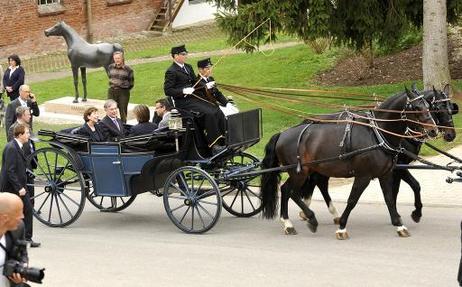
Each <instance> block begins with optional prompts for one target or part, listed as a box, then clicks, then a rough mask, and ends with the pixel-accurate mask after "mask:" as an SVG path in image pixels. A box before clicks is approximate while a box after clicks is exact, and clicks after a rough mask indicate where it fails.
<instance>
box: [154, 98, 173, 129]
mask: <svg viewBox="0 0 462 287" xmlns="http://www.w3.org/2000/svg"><path fill="white" fill-rule="evenodd" d="M155 109H156V110H155V114H156V115H157V117H159V118H160V119H161V120H160V121H159V125H158V128H157V129H159V130H160V129H163V128H167V127H168V120H169V119H170V110H171V109H172V105H171V104H170V102H169V101H168V100H167V99H159V100H157V101H156V107H155Z"/></svg>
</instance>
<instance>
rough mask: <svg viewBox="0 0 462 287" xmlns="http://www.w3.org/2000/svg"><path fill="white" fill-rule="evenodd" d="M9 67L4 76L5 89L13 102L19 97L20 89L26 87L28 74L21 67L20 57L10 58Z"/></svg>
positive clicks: (12, 56) (13, 56)
mask: <svg viewBox="0 0 462 287" xmlns="http://www.w3.org/2000/svg"><path fill="white" fill-rule="evenodd" d="M8 65H9V67H8V69H6V71H5V74H3V88H4V89H5V91H6V94H7V95H8V97H10V100H11V101H13V100H15V99H16V98H18V97H19V87H20V86H22V85H24V76H25V74H26V72H25V71H24V69H23V68H22V67H21V59H19V56H18V55H11V56H9V57H8Z"/></svg>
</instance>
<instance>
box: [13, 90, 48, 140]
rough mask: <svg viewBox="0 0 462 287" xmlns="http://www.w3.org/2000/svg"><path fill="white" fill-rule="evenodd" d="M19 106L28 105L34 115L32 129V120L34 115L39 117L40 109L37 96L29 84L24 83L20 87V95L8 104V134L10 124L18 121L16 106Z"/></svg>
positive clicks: (30, 124)
mask: <svg viewBox="0 0 462 287" xmlns="http://www.w3.org/2000/svg"><path fill="white" fill-rule="evenodd" d="M19 106H23V107H28V108H29V109H30V113H31V115H32V117H31V119H30V122H29V127H30V129H31V130H32V120H33V117H34V116H36V117H38V116H39V115H40V110H39V107H38V104H37V98H36V96H35V95H34V94H33V93H32V92H31V89H30V87H29V86H28V85H22V86H20V87H19V97H18V98H17V99H15V100H13V101H11V103H9V104H8V107H7V108H6V113H5V131H6V135H7V136H8V129H9V128H10V126H11V125H12V124H13V123H14V122H16V108H17V107H19Z"/></svg>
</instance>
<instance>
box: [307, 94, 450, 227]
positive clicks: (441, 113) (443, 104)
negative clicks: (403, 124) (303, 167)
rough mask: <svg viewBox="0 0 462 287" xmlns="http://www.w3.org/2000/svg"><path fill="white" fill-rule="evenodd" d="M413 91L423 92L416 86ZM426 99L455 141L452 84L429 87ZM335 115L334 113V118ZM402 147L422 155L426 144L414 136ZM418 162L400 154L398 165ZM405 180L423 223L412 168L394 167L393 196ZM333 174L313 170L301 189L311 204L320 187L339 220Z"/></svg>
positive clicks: (415, 217) (445, 133) (445, 134)
mask: <svg viewBox="0 0 462 287" xmlns="http://www.w3.org/2000/svg"><path fill="white" fill-rule="evenodd" d="M413 91H414V92H416V93H418V94H420V92H418V91H417V90H416V88H415V86H413ZM423 95H424V99H425V100H426V101H427V102H428V104H429V105H430V110H431V111H432V116H433V118H434V119H435V122H436V124H437V125H438V126H440V132H442V134H443V139H444V140H445V141H447V142H452V141H453V140H454V139H455V137H456V132H455V130H454V122H453V119H452V115H455V114H457V113H458V110H459V108H458V106H457V104H455V103H452V102H451V100H450V98H449V96H448V95H449V85H446V86H445V87H444V89H443V91H439V90H436V89H434V88H433V90H428V91H425V92H423ZM331 118H333V116H332V117H331ZM401 145H402V147H403V148H405V149H406V150H407V151H409V152H411V153H413V154H415V155H418V154H419V152H420V147H421V146H422V141H418V140H414V139H405V140H403V141H402V143H401ZM412 161H414V159H413V158H410V157H409V156H407V155H405V154H403V153H400V154H399V155H398V159H397V163H398V164H409V163H410V162H412ZM401 181H404V182H406V183H407V184H408V185H409V186H410V187H411V188H412V191H413V192H414V206H415V210H414V211H412V213H411V218H412V219H413V220H414V221H415V222H419V221H420V218H421V217H422V200H421V197H420V184H419V182H418V181H417V179H415V178H414V177H413V176H412V174H411V173H410V171H409V170H407V169H394V170H393V186H392V190H393V197H394V201H395V204H396V199H397V197H398V192H399V187H400V183H401ZM328 185H329V177H326V176H324V175H322V174H319V173H313V174H312V175H311V176H310V177H309V179H308V180H307V181H306V182H305V184H304V186H303V187H302V189H301V195H302V197H303V198H304V201H305V204H306V205H307V206H310V203H311V197H312V195H313V191H314V188H315V187H316V186H317V187H318V188H319V190H320V192H321V194H322V196H323V198H324V201H325V202H326V204H327V206H328V209H329V212H330V213H331V214H332V215H333V217H334V222H335V223H336V224H338V223H339V220H340V217H339V215H338V212H337V209H336V208H335V206H334V205H333V203H332V199H331V197H330V195H329V192H328ZM300 217H301V218H302V219H303V220H306V217H305V215H304V213H303V211H301V212H300Z"/></svg>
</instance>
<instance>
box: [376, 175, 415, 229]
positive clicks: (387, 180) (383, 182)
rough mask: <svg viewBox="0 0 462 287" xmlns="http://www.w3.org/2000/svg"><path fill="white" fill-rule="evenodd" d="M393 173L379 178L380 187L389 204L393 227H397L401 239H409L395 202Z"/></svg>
mask: <svg viewBox="0 0 462 287" xmlns="http://www.w3.org/2000/svg"><path fill="white" fill-rule="evenodd" d="M392 174H393V173H392V172H389V173H388V174H386V175H384V176H382V177H380V178H379V181H380V186H381V187H382V193H383V197H384V198H385V203H386V204H387V208H388V212H389V213H390V218H391V223H392V224H393V226H396V231H397V232H398V235H399V236H400V237H409V236H410V234H409V231H407V228H406V227H405V226H404V225H403V222H402V220H401V216H400V215H399V213H398V210H397V209H396V203H395V202H394V200H393V194H392V185H393V176H392Z"/></svg>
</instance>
